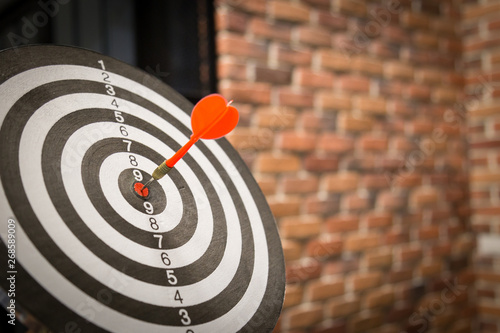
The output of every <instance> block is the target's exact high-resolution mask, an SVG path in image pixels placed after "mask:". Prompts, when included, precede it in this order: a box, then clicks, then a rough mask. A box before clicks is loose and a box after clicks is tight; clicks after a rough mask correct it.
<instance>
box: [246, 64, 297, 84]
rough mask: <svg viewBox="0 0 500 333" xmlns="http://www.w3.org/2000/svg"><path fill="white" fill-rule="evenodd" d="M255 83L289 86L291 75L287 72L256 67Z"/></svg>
mask: <svg viewBox="0 0 500 333" xmlns="http://www.w3.org/2000/svg"><path fill="white" fill-rule="evenodd" d="M255 81H257V82H269V83H274V84H290V83H291V82H292V73H291V72H290V71H289V70H283V69H274V68H268V67H256V68H255Z"/></svg>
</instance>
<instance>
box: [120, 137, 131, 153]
mask: <svg viewBox="0 0 500 333" xmlns="http://www.w3.org/2000/svg"><path fill="white" fill-rule="evenodd" d="M122 141H123V142H125V143H126V144H127V151H130V146H131V145H132V141H130V140H125V139H124V140H122Z"/></svg>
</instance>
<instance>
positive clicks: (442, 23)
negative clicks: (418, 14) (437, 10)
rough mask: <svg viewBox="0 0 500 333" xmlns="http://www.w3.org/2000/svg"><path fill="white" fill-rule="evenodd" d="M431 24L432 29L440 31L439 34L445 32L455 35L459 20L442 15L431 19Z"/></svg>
mask: <svg viewBox="0 0 500 333" xmlns="http://www.w3.org/2000/svg"><path fill="white" fill-rule="evenodd" d="M430 24H431V30H432V31H435V32H438V33H439V36H442V35H443V34H445V35H449V36H454V35H455V34H456V32H455V28H456V26H457V22H456V21H455V20H453V19H450V18H445V17H442V16H440V17H436V18H434V19H431V22H430Z"/></svg>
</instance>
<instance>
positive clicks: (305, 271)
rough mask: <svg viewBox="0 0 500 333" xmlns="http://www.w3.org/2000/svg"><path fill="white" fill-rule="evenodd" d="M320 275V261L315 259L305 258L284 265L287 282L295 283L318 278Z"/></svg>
mask: <svg viewBox="0 0 500 333" xmlns="http://www.w3.org/2000/svg"><path fill="white" fill-rule="evenodd" d="M320 275H321V263H320V262H319V261H317V260H316V259H310V260H305V261H303V262H300V263H294V264H289V265H287V266H286V280H287V283H295V282H301V281H307V280H311V279H315V278H318V277H319V276H320Z"/></svg>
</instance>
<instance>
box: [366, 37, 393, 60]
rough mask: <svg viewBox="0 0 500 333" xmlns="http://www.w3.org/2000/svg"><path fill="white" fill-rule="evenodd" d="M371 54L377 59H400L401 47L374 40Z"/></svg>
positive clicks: (370, 47) (371, 45)
mask: <svg viewBox="0 0 500 333" xmlns="http://www.w3.org/2000/svg"><path fill="white" fill-rule="evenodd" d="M368 50H369V54H370V55H372V56H375V57H377V58H383V59H398V58H399V47H396V46H391V45H388V44H387V43H383V42H382V41H380V40H379V41H377V40H374V41H372V42H371V43H370V45H369V48H368Z"/></svg>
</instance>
